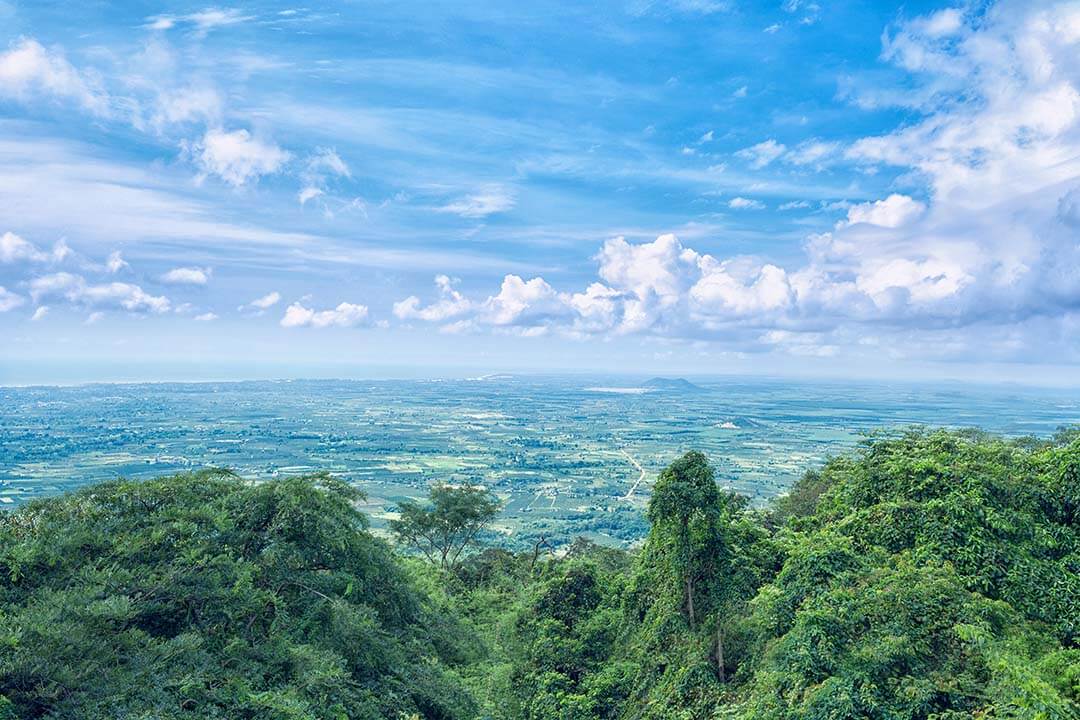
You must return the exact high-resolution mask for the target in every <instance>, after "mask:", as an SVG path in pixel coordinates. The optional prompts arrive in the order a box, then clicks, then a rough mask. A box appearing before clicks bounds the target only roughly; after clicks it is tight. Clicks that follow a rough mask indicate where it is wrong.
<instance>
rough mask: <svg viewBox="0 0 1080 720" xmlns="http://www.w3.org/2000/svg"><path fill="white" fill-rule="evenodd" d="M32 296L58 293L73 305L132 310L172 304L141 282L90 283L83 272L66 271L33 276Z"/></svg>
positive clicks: (157, 309)
mask: <svg viewBox="0 0 1080 720" xmlns="http://www.w3.org/2000/svg"><path fill="white" fill-rule="evenodd" d="M30 297H32V298H33V300H34V302H35V303H36V302H39V301H40V300H41V299H42V298H50V297H55V298H63V299H65V300H67V301H68V302H70V303H72V304H73V305H81V306H86V307H103V308H118V309H123V310H127V311H129V312H151V313H164V312H168V311H169V309H170V307H171V304H170V302H169V299H168V298H166V297H163V296H155V295H151V294H149V293H147V292H146V291H144V290H143V289H142V288H141V287H139V286H138V285H132V284H130V283H120V282H113V283H102V284H91V283H87V282H86V279H85V278H83V277H82V276H81V275H74V274H72V273H67V272H60V273H53V274H52V275H43V276H41V277H37V278H34V279H33V280H31V281H30Z"/></svg>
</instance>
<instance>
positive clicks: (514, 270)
mask: <svg viewBox="0 0 1080 720" xmlns="http://www.w3.org/2000/svg"><path fill="white" fill-rule="evenodd" d="M320 5H322V4H320ZM495 371H502V372H506V371H509V372H568V371H580V372H593V371H602V372H631V373H648V374H694V375H699V374H770V375H779V376H830V377H838V378H845V377H868V378H871V377H877V378H884V379H900V378H919V379H928V378H932V379H946V378H948V379H961V380H979V381H1010V382H1033V383H1048V384H1064V385H1076V384H1078V382H1077V381H1078V379H1080V3H1076V2H1043V1H1039V0H1024V1H1009V0H1002V1H1001V2H986V1H985V0H982V1H978V2H946V3H942V2H920V1H909V2H903V3H899V2H898V3H890V2H884V1H882V2H873V3H865V2H855V1H854V0H851V1H845V0H761V1H759V2H749V1H748V0H726V1H725V0H667V1H661V0H655V1H649V0H623V1H621V2H597V3H551V2H545V1H539V2H530V3H506V2H492V3H485V2H472V1H470V0H456V1H454V2H438V1H428V2H422V3H412V2H400V1H395V2H345V3H335V4H334V5H333V9H327V8H312V7H305V6H300V5H295V4H291V3H288V2H276V3H245V4H244V5H243V6H236V7H232V6H227V5H207V4H205V3H204V2H196V3H188V4H175V3H173V4H162V3H144V2H115V3H67V2H43V1H41V0H35V1H34V2H22V1H21V0H0V384H21V383H51V382H84V381H95V380H173V379H225V378H231V379H242V378H263V377H342V376H357V377H365V376H409V377H418V376H420V377H422V376H437V375H441V374H455V373H458V374H469V373H474V372H495Z"/></svg>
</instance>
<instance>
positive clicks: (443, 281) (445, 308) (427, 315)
mask: <svg viewBox="0 0 1080 720" xmlns="http://www.w3.org/2000/svg"><path fill="white" fill-rule="evenodd" d="M453 284H454V281H453V280H452V279H451V278H450V277H448V276H446V275H438V276H436V277H435V286H436V287H437V288H438V289H439V300H438V301H436V302H434V303H432V304H431V305H428V306H426V307H424V306H422V305H421V302H420V298H418V297H416V296H415V295H412V296H410V297H407V298H405V299H404V300H402V301H400V302H396V303H394V315H395V316H396V317H398V318H400V319H402V320H412V319H417V320H426V321H429V322H442V321H444V320H448V319H450V318H454V317H457V316H459V315H462V314H464V313H466V312H468V311H469V310H470V308H471V307H472V303H470V302H469V301H468V300H467V299H466V298H465V297H464V296H462V294H461V293H460V292H458V291H457V290H455V289H454V287H453Z"/></svg>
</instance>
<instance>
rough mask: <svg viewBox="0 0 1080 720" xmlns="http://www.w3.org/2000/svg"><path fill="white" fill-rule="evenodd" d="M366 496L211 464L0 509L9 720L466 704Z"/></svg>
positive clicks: (424, 710) (0, 616)
mask: <svg viewBox="0 0 1080 720" xmlns="http://www.w3.org/2000/svg"><path fill="white" fill-rule="evenodd" d="M357 497H358V494H357V492H356V491H355V490H353V489H352V488H350V487H348V486H347V485H345V484H343V483H341V482H339V481H336V480H334V479H332V478H330V477H326V476H313V477H306V478H296V479H290V480H280V481H275V482H268V483H264V484H255V485H253V484H248V483H245V482H243V481H241V480H239V479H237V478H234V477H231V476H229V475H227V474H223V473H211V472H204V473H199V474H195V475H180V476H175V477H169V478H163V479H160V480H154V481H150V482H143V483H132V482H110V483H105V484H102V485H97V486H93V487H90V488H88V489H86V490H83V491H81V492H78V493H75V494H72V495H67V496H64V497H58V498H53V499H49V500H41V501H36V502H34V503H31V504H30V505H28V506H27V507H25V508H24V509H21V510H19V511H17V512H14V513H11V514H8V515H3V516H0V718H2V717H4V713H5V710H4V709H3V708H4V706H5V705H6V712H7V714H8V715H9V716H14V717H19V718H37V717H50V718H72V719H76V718H78V719H80V720H86V719H89V718H180V717H184V718H229V719H230V720H232V719H235V718H260V719H263V718H265V719H266V720H293V719H300V718H320V719H321V718H326V719H327V720H331V719H332V720H340V719H341V718H380V717H396V716H398V715H399V714H402V713H404V714H408V713H420V714H422V715H424V716H426V717H438V718H465V717H472V716H474V709H473V707H472V705H471V703H470V700H469V698H468V695H467V693H465V692H464V691H463V690H462V688H461V687H460V683H459V682H457V681H456V680H455V679H454V678H453V675H452V674H451V673H449V672H448V671H447V670H446V668H445V666H444V660H446V659H451V658H453V657H455V656H456V654H458V653H459V648H457V647H456V646H455V644H454V643H453V642H451V641H452V640H453V638H454V637H455V635H456V634H455V633H448V632H446V631H445V629H443V630H442V631H441V633H440V635H439V637H437V638H436V637H433V636H432V633H431V632H430V630H429V628H430V627H432V626H433V625H434V623H432V622H431V620H430V618H429V617H428V614H429V610H428V609H427V608H426V607H425V604H424V598H423V597H422V596H421V595H420V594H418V593H417V592H416V590H415V589H414V588H413V587H412V586H411V584H410V583H409V581H408V579H407V577H406V575H405V574H404V573H403V571H402V569H401V567H400V566H399V563H398V562H396V561H395V559H394V557H393V555H392V553H391V551H390V548H389V547H388V546H387V545H386V544H385V543H384V542H382V541H381V540H378V539H376V538H374V537H372V536H371V535H370V534H369V533H368V532H367V530H366V523H365V519H364V517H363V516H362V515H361V514H360V513H358V512H357V511H356V510H355V509H354V501H355V500H356V499H357ZM445 622H446V621H445V619H441V620H440V625H445ZM3 698H6V701H4V700H3Z"/></svg>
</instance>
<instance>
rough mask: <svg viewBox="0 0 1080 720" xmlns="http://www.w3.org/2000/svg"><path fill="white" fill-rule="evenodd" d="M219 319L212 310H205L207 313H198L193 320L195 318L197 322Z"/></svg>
mask: <svg viewBox="0 0 1080 720" xmlns="http://www.w3.org/2000/svg"><path fill="white" fill-rule="evenodd" d="M217 319H218V316H217V315H215V314H214V313H212V312H205V313H202V314H201V315H196V316H195V317H193V318H192V320H195V321H196V322H213V321H214V320H217Z"/></svg>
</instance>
